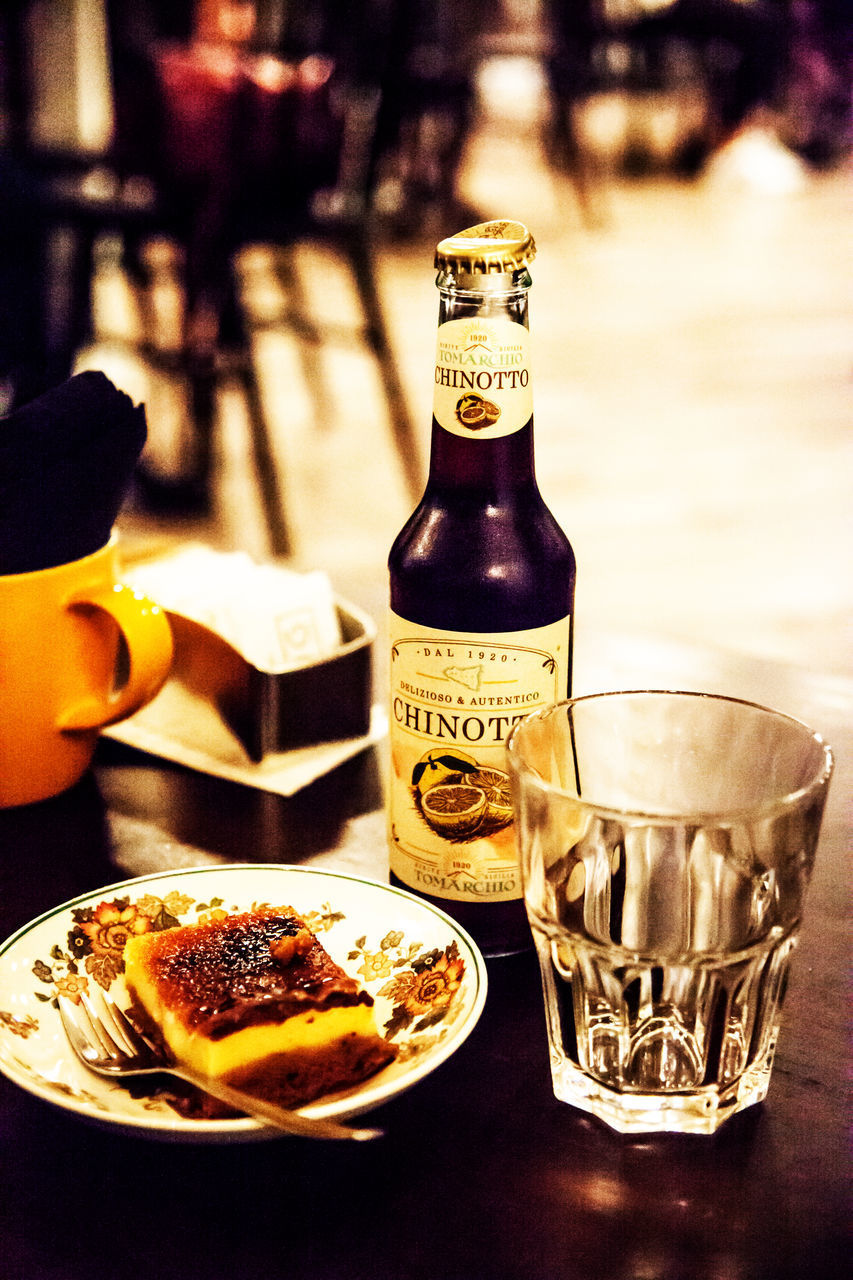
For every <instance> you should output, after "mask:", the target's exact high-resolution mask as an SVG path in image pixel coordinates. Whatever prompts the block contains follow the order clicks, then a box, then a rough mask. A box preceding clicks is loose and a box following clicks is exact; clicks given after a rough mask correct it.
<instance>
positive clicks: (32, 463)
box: [0, 371, 146, 574]
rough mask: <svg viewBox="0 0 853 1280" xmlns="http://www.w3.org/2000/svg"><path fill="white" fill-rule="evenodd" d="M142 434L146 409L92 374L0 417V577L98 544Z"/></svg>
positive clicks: (109, 523) (115, 507) (112, 515)
mask: <svg viewBox="0 0 853 1280" xmlns="http://www.w3.org/2000/svg"><path fill="white" fill-rule="evenodd" d="M145 437H146V422H145V408H144V406H143V405H134V403H133V401H132V400H131V398H130V396H128V395H126V394H125V393H124V392H123V391H119V390H118V388H117V387H115V386H114V385H113V384H112V382H110V380H109V378H107V377H106V376H105V375H104V374H103V373H100V372H94V371H93V372H87V373H78V374H76V375H75V377H73V378H69V379H68V381H67V382H63V383H62V384H61V385H60V386H58V387H54V388H52V389H51V390H50V391H47V392H45V394H44V395H42V396H39V398H38V399H37V400H33V401H31V402H30V403H29V404H26V405H23V406H22V407H21V408H20V409H17V410H16V411H15V412H14V413H11V414H9V415H8V416H7V417H5V418H0V574H7V573H29V572H32V571H33V570H35V569H49V568H52V567H53V566H54V565H58V564H67V563H69V562H70V561H72V560H79V559H81V558H82V557H83V556H88V555H91V554H92V553H93V552H95V551H98V550H99V549H100V548H101V547H102V546H104V544H105V543H106V542H107V541H108V540H109V537H110V533H111V531H112V528H113V525H114V523H115V520H116V517H117V515H118V513H119V511H120V509H121V506H122V503H123V502H124V498H125V495H126V493H127V490H128V488H129V485H130V482H131V479H132V476H133V471H134V468H135V466H136V463H137V460H138V458H139V455H140V453H141V452H142V448H143V446H144V444H145Z"/></svg>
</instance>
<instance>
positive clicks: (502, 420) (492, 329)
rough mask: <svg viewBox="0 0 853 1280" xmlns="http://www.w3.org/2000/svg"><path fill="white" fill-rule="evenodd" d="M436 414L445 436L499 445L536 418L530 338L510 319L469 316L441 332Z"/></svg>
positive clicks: (438, 353)
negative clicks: (446, 434)
mask: <svg viewBox="0 0 853 1280" xmlns="http://www.w3.org/2000/svg"><path fill="white" fill-rule="evenodd" d="M433 412H434V415H435V419H436V422H438V424H439V426H441V427H443V428H444V429H445V431H451V432H452V433H453V434H454V435H458V436H466V437H470V436H476V437H477V438H478V439H482V440H495V439H497V438H498V437H500V436H507V435H511V434H512V433H513V432H514V431H519V430H520V429H521V428H522V427H523V426H524V425H525V424H526V423H527V422H529V421H530V418H531V415H532V413H533V381H532V379H531V376H530V342H529V334H528V331H527V329H526V328H525V326H524V325H523V324H518V323H516V322H515V321H514V320H510V319H508V318H507V317H505V316H495V317H484V316H469V317H466V318H465V319H461V320H448V321H446V322H445V323H444V324H442V325H439V328H438V344H437V348H436V358H435V389H434V395H433Z"/></svg>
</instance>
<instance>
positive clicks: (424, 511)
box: [388, 422, 575, 955]
mask: <svg viewBox="0 0 853 1280" xmlns="http://www.w3.org/2000/svg"><path fill="white" fill-rule="evenodd" d="M432 440H433V442H432V456H431V464H430V479H429V482H428V484H427V488H426V492H425V493H424V497H423V499H422V501H421V503H420V505H419V506H418V507H417V509H416V510H415V512H414V514H413V515H412V516H411V518H410V519H409V520H408V521H407V523H406V525H405V526H404V527H403V529H402V530H401V532H400V534H399V535H398V537H397V539H396V540H395V542H394V545H393V547H392V549H391V553H390V556H389V561H388V564H389V569H390V576H391V609H392V611H393V612H394V613H395V614H397V615H398V616H399V617H402V618H406V619H407V620H408V621H410V622H417V623H420V624H421V625H423V626H429V627H435V628H436V629H437V630H439V631H441V630H442V629H446V630H450V631H466V632H472V633H478V632H483V633H495V632H502V631H526V630H529V629H532V628H533V627H541V626H546V625H547V624H549V623H552V622H556V621H558V620H559V619H561V618H565V617H566V616H567V615H569V614H571V612H572V602H573V598H574V587H575V557H574V553H573V551H572V548H571V545H570V543H569V540H568V538H567V537H566V535H565V534H564V533H563V531H562V530H561V529H560V527H559V525H558V524H557V522H556V520H555V519H554V517H553V516H552V514H551V512H550V511H549V510H548V508H547V507H546V505H545V503H544V501H543V499H542V496H541V494H540V492H539V489H538V487H537V485H536V480H535V475H534V471H533V434H532V424H528V425H527V426H526V427H523V428H522V430H521V431H518V432H516V433H515V434H514V435H511V436H505V437H503V438H502V439H499V440H492V441H476V440H470V441H469V440H466V439H463V438H460V437H459V436H454V435H451V434H450V433H449V432H446V431H443V430H442V428H441V427H439V426H438V425H437V424H436V423H435V422H434V423H433V437H432ZM567 683H568V686H569V687H567V688H566V689H565V691H564V696H568V694H569V693H570V686H571V674H570V675H569V680H568V682H567ZM392 881H393V882H395V883H397V884H399V883H400V881H399V880H397V879H396V877H394V876H392ZM403 887H404V888H411V886H410V885H404V886H403ZM422 896H424V897H426V898H427V900H428V901H430V902H432V903H434V904H435V905H436V906H439V907H441V908H442V909H443V910H444V911H446V912H447V913H448V914H449V915H452V916H453V918H454V919H455V920H458V922H459V923H460V924H461V925H462V927H463V928H464V929H467V931H468V932H469V933H470V934H471V936H472V937H473V938H474V940H475V941H476V942H477V943H478V945H479V946H480V948H481V950H482V951H483V952H484V953H485V954H486V955H501V954H507V953H510V952H514V951H518V950H521V949H523V948H524V947H526V946H528V945H529V944H530V932H529V928H528V925H527V918H526V914H525V911H524V905H523V903H522V902H521V901H520V900H519V901H513V902H495V903H481V902H471V903H468V902H456V901H450V900H448V899H445V898H437V897H431V896H430V895H427V894H423V895H422Z"/></svg>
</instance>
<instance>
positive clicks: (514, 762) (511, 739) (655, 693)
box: [506, 689, 835, 826]
mask: <svg viewBox="0 0 853 1280" xmlns="http://www.w3.org/2000/svg"><path fill="white" fill-rule="evenodd" d="M636 697H652V698H687V699H691V700H693V699H695V700H700V699H701V700H705V701H709V702H725V703H728V704H730V705H732V706H741V707H748V708H750V710H752V711H760V712H762V713H763V714H765V715H769V716H772V717H773V719H774V720H782V721H785V722H786V723H787V724H789V725H791V726H793V727H794V728H795V729H798V730H800V731H801V732H802V733H803V735H804V736H805V739H807V740H808V741H809V742H810V743H813V744H814V745H815V746H817V747H818V748H819V749H820V752H821V757H820V762H819V765H818V767H817V768H816V769H815V771H814V773H813V774H812V776H811V777H810V778H809V780H808V781H807V782H805V783H803V785H802V786H800V787H797V788H796V789H795V790H793V791H787V792H785V793H784V794H782V795H780V796H776V797H774V798H773V799H769V800H765V801H762V802H760V803H758V804H754V805H746V806H743V805H741V806H739V807H737V808H732V809H708V810H703V809H691V810H690V812H689V813H681V812H677V811H669V812H662V811H660V810H655V809H647V810H643V809H636V808H618V807H615V806H613V805H605V804H598V803H597V802H596V801H595V800H590V799H584V798H583V797H582V796H578V795H575V794H573V792H571V791H569V790H567V789H566V788H565V787H559V786H555V785H554V784H553V783H551V782H547V781H546V780H545V779H544V778H543V777H542V776H541V774H540V773H538V772H537V770H536V769H534V768H533V767H532V766H530V765H529V764H527V762H526V761H525V760H524V759H523V758H522V757H521V756H520V754H519V753H520V748H519V747H518V745H517V739H518V738H519V737H520V736H521V732H522V731H523V728H524V726H525V725H527V724H529V723H531V722H533V721H544V720H545V719H546V718H547V717H549V716H553V715H555V714H556V713H557V712H559V711H564V710H567V709H568V708H570V707H574V706H577V705H579V704H581V703H586V702H603V701H604V700H605V699H608V698H636ZM506 758H507V763H508V766H509V768H510V772H511V773H512V772H514V773H515V774H516V775H517V776H518V777H522V776H523V777H524V778H525V779H526V780H529V781H530V782H531V783H532V784H534V785H535V786H536V787H537V788H538V789H539V790H541V791H543V792H552V793H553V794H555V795H558V796H562V797H564V798H565V799H566V800H571V801H572V802H573V803H574V804H577V805H579V806H581V807H582V808H584V809H586V810H589V811H590V812H595V813H597V814H599V815H601V816H602V817H607V818H614V819H625V818H633V819H638V820H640V821H642V822H644V823H647V824H649V823H653V824H657V825H661V826H668V825H671V824H681V825H684V824H687V823H691V822H703V823H705V822H715V823H717V824H719V825H721V826H722V825H725V824H727V823H731V822H737V821H742V820H743V819H744V817H745V816H746V815H749V816H750V818H752V819H754V820H758V819H763V818H767V817H770V816H771V815H773V814H779V813H783V812H784V811H786V810H791V809H796V808H797V807H798V806H800V805H801V804H802V803H803V802H804V801H805V800H807V799H808V798H809V797H810V796H812V795H814V794H817V792H819V791H820V790H821V789H822V788H825V787H826V786H828V784H829V780H830V778H831V777H832V772H833V769H834V767H835V757H834V755H833V752H832V747H831V746H830V745H829V743H828V742H827V741H826V739H825V738H824V737H823V736H822V734H820V733H818V732H817V731H816V730H815V729H812V728H811V726H810V725H807V724H806V723H805V721H803V720H798V719H797V717H796V716H792V715H788V713H787V712H785V711H777V710H776V709H775V708H773V707H768V706H766V705H765V704H763V703H760V702H753V701H750V699H748V698H737V697H733V696H731V695H729V694H725V693H703V692H701V691H699V690H691V689H611V690H605V691H602V692H600V693H585V694H580V695H579V696H578V697H576V698H563V699H561V700H559V701H558V702H550V703H548V704H547V705H546V706H544V707H539V708H538V709H537V710H536V711H531V712H530V713H529V714H528V715H526V716H525V717H524V718H523V719H522V720H519V721H517V722H516V723H515V724H514V725H513V727H512V729H511V730H510V732H509V734H508V735H507V739H506Z"/></svg>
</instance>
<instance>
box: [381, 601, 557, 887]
mask: <svg viewBox="0 0 853 1280" xmlns="http://www.w3.org/2000/svg"><path fill="white" fill-rule="evenodd" d="M390 640H391V730H390V739H391V763H392V767H391V780H390V789H389V795H388V818H389V828H390V842H389V843H390V850H391V855H390V856H391V870H392V871H393V872H394V874H395V875H396V876H397V877H398V878H399V879H400V880H402V881H403V883H404V884H407V885H409V886H410V887H411V888H413V889H417V890H420V892H421V893H426V894H430V895H432V896H433V897H437V898H446V899H451V900H455V901H459V902H486V903H487V902H510V901H513V900H514V899H517V898H520V897H521V896H522V886H521V875H520V871H519V866H518V858H517V854H516V847H515V830H514V824H513V813H512V804H511V798H510V792H509V778H508V776H507V773H506V761H505V747H504V743H505V741H506V737H507V734H508V733H509V731H510V729H511V728H512V726H513V725H514V724H515V723H516V721H518V720H521V719H523V717H524V716H526V715H527V714H528V713H529V712H531V711H536V710H538V709H539V708H540V707H544V706H546V705H547V704H548V703H550V702H554V701H557V700H558V699H559V698H564V697H565V696H566V692H567V687H568V682H569V674H570V671H571V619H570V618H563V619H561V620H560V621H559V622H554V623H551V624H550V625H548V626H545V627H537V628H535V629H534V630H531V631H504V632H499V633H495V634H487V635H483V634H480V635H468V634H467V633H464V632H458V631H437V630H435V629H434V628H430V627H423V626H419V625H418V624H416V623H413V622H407V621H406V620H405V619H404V618H400V617H399V616H397V615H396V614H394V613H392V614H391V618H390Z"/></svg>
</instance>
